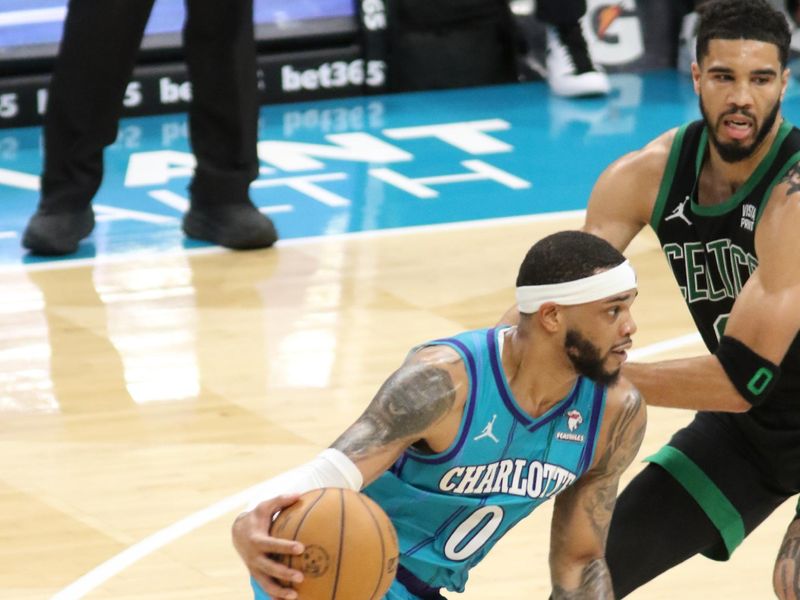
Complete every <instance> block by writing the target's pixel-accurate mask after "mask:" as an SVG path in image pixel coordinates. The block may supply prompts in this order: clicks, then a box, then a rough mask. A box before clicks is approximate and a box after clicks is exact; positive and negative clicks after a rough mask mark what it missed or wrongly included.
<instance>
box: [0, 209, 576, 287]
mask: <svg viewBox="0 0 800 600" xmlns="http://www.w3.org/2000/svg"><path fill="white" fill-rule="evenodd" d="M585 214H586V210H585V209H576V210H563V211H555V212H548V213H536V214H531V215H517V216H511V217H494V218H490V219H475V220H469V221H455V222H452V223H436V224H431V225H412V226H409V227H391V228H387V229H371V230H369V231H350V232H347V233H336V234H333V235H326V234H324V233H323V234H320V235H310V236H305V237H298V238H288V239H286V240H278V242H277V244H276V246H275V248H276V249H280V248H284V247H289V246H304V245H307V244H311V243H319V242H327V241H348V240H352V239H371V238H378V237H390V236H398V235H411V234H417V233H436V232H440V231H448V230H452V231H456V230H463V229H477V228H480V227H495V226H498V225H506V224H517V223H539V222H547V221H557V220H559V219H569V218H573V217H574V218H580V217H583V216H584V215H585ZM225 252H231V253H233V252H237V251H236V250H229V249H228V248H223V247H221V246H204V247H200V248H174V249H169V250H159V249H157V248H152V249H148V248H144V249H138V250H137V252H135V253H133V252H131V253H126V254H112V255H108V256H99V257H98V256H93V257H89V258H67V259H61V260H48V261H42V262H35V263H24V262H21V263H15V264H4V265H0V273H8V272H14V271H47V270H51V269H74V268H77V267H86V266H96V265H106V264H117V263H120V262H125V261H129V260H131V259H148V258H151V257H153V258H154V257H159V258H163V257H171V256H189V255H192V256H195V255H204V254H222V253H225Z"/></svg>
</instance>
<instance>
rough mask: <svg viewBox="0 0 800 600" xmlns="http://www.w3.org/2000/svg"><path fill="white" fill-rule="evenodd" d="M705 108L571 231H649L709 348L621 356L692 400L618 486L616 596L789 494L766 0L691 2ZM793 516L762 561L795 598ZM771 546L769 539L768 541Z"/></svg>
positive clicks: (722, 545)
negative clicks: (677, 426) (670, 432)
mask: <svg viewBox="0 0 800 600" xmlns="http://www.w3.org/2000/svg"><path fill="white" fill-rule="evenodd" d="M701 11H702V12H701V16H700V21H699V26H698V30H697V63H696V64H694V65H693V66H692V76H693V79H694V86H695V91H696V92H697V94H698V96H699V101H700V109H701V112H702V116H703V118H702V119H700V120H698V121H695V122H693V123H689V124H688V125H684V126H683V127H679V128H677V129H674V130H672V131H669V132H667V133H665V134H663V135H662V136H660V137H658V138H656V139H655V140H654V141H652V142H651V143H649V144H648V145H647V146H645V147H644V148H643V149H641V150H639V151H637V152H633V153H631V154H629V155H626V156H624V157H622V158H621V159H619V160H617V161H616V162H615V163H613V164H612V165H611V166H610V167H609V168H608V169H607V170H606V171H605V172H604V173H603V174H602V175H601V176H600V178H599V180H598V181H597V184H596V185H595V188H594V190H593V192H592V196H591V199H590V201H589V206H588V211H587V216H586V224H585V230H586V231H588V232H591V233H594V234H596V235H599V236H601V237H603V238H605V239H606V240H608V241H609V242H610V243H611V244H612V245H613V246H614V247H616V248H617V249H618V250H620V251H623V250H624V249H625V248H626V247H627V246H628V244H629V243H630V241H631V240H632V239H633V238H634V236H635V235H636V234H637V233H638V232H639V231H640V230H641V229H642V228H643V227H644V226H645V225H647V224H649V225H650V226H651V227H652V228H653V230H654V231H655V233H656V234H657V236H658V238H659V240H660V243H661V246H662V249H663V251H664V254H665V255H666V257H667V260H668V262H669V264H670V267H671V268H672V271H673V272H674V275H675V279H676V280H677V282H678V285H679V286H680V289H681V292H682V293H683V296H684V298H685V300H686V303H687V305H688V307H689V310H690V312H691V314H692V316H693V318H694V321H695V323H696V325H697V328H698V329H699V331H700V333H701V335H702V337H703V340H704V342H705V344H706V346H707V347H708V349H709V351H710V352H711V354H710V355H707V356H702V357H697V358H689V359H685V360H674V361H665V362H658V363H654V364H647V365H644V364H641V365H640V364H628V365H626V366H625V368H624V369H623V375H625V376H626V377H628V378H629V379H630V380H631V381H632V382H633V383H634V384H635V385H636V386H637V387H638V388H639V389H640V390H641V392H642V394H643V396H644V398H646V400H647V402H648V404H653V405H660V406H671V407H683V408H692V409H696V410H698V411H701V412H698V414H697V415H696V417H695V419H694V420H693V422H692V423H691V424H690V425H689V426H688V427H686V428H684V429H682V430H680V431H678V432H677V433H676V434H675V435H674V436H673V437H672V439H671V440H670V442H669V444H668V445H667V446H666V447H664V448H663V449H662V450H661V451H660V452H658V453H657V454H656V455H655V456H652V457H650V458H649V459H648V460H649V461H650V463H651V464H649V465H648V466H647V467H646V468H645V469H644V470H643V471H642V472H641V473H640V474H639V475H638V476H637V477H636V478H635V479H634V480H633V481H632V482H631V484H630V485H629V486H627V488H626V489H625V490H624V491H623V492H622V493H621V494H620V498H619V501H618V503H617V509H616V512H615V514H614V518H613V521H612V524H611V528H610V533H609V540H608V548H607V560H608V565H609V568H610V571H611V575H612V579H613V581H614V588H615V591H616V594H617V597H620V598H621V597H623V596H625V595H627V594H628V593H630V592H631V591H632V590H634V589H636V588H637V587H639V586H640V585H642V584H643V583H645V582H647V581H649V580H650V579H652V578H654V577H656V576H657V575H658V574H660V573H662V572H663V571H666V570H667V569H669V568H671V567H673V566H674V565H676V564H678V563H680V562H682V561H684V560H686V559H687V558H689V557H691V556H693V555H695V554H697V553H702V554H704V555H706V556H708V557H711V558H714V559H718V560H725V559H727V558H728V556H729V555H730V553H731V552H733V550H734V548H736V546H737V545H738V544H739V543H740V542H741V541H742V540H743V538H744V537H745V536H746V535H747V534H749V533H750V532H751V531H752V530H753V529H754V528H755V527H756V526H757V525H758V524H759V523H761V522H762V521H763V520H764V519H765V518H766V517H767V516H768V515H769V514H770V513H772V511H773V510H775V508H776V507H778V506H779V505H780V504H781V503H782V502H784V501H785V500H786V499H787V498H789V497H790V496H792V495H793V494H796V493H797V492H798V491H800V340H798V328H800V163H799V162H798V161H800V131H799V130H798V129H797V128H795V127H793V126H792V124H791V123H789V122H788V121H787V120H785V119H784V118H783V116H782V115H781V100H782V99H783V96H784V93H785V92H786V86H787V84H788V81H789V71H788V70H787V68H786V63H787V57H788V53H789V42H790V34H789V29H788V26H787V23H786V19H785V17H784V16H783V15H782V14H781V13H780V12H778V11H776V10H774V9H773V8H772V7H771V6H770V4H769V3H768V2H766V1H765V0H719V1H716V0H712V1H711V2H709V3H707V4H706V5H705V6H704V7H703V9H701ZM798 542H800V525H798V524H794V525H793V526H791V527H790V529H789V531H788V533H787V538H786V543H784V545H783V546H782V549H781V551H780V556H779V560H778V563H777V564H776V571H775V591H776V593H777V594H778V596H779V597H780V598H784V599H786V598H795V597H796V595H797V594H798V591H799V590H798V574H799V573H800V570H798V567H797V564H798V557H800V553H798V552H797V550H796V549H797V548H798V546H799V545H800V544H799V543H798ZM776 550H777V549H776Z"/></svg>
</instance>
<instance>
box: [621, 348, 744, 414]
mask: <svg viewBox="0 0 800 600" xmlns="http://www.w3.org/2000/svg"><path fill="white" fill-rule="evenodd" d="M622 373H623V375H624V376H625V377H627V378H628V379H630V380H631V382H632V383H633V384H634V385H635V386H636V387H637V388H638V389H639V391H640V392H641V394H642V396H644V400H645V402H647V404H649V405H651V406H666V407H670V408H689V409H693V410H716V411H724V412H744V411H747V410H748V409H749V408H751V405H750V404H748V403H747V401H745V399H744V398H742V396H740V395H739V393H738V392H737V391H736V388H734V387H733V384H732V383H731V381H730V379H729V378H728V376H727V374H726V373H725V371H724V370H723V368H722V365H720V363H719V360H717V358H716V357H715V356H697V357H693V358H684V359H678V360H666V361H660V362H656V363H627V364H625V365H624V366H623V368H622Z"/></svg>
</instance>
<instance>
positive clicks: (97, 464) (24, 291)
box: [0, 217, 793, 600]
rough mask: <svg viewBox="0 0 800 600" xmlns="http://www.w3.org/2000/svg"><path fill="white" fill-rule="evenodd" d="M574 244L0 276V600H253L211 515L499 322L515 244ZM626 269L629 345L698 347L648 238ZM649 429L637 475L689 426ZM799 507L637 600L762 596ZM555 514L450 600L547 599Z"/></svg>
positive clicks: (122, 265)
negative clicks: (447, 350)
mask: <svg viewBox="0 0 800 600" xmlns="http://www.w3.org/2000/svg"><path fill="white" fill-rule="evenodd" d="M578 225H579V220H578V219H577V217H576V218H567V219H560V220H559V219H555V220H553V219H551V220H545V221H533V220H528V221H505V222H504V221H499V222H491V223H483V224H480V225H478V226H473V227H469V228H452V229H429V230H417V231H414V232H412V233H409V232H405V233H394V234H392V233H389V234H384V235H381V236H374V237H373V236H364V237H357V238H350V239H333V238H331V239H320V240H319V241H312V242H305V243H295V244H293V243H285V244H282V245H280V246H279V247H278V248H276V249H273V250H269V251H259V252H252V253H229V252H225V253H222V252H212V253H205V254H191V255H186V254H178V255H157V256H142V257H140V258H136V259H121V260H119V261H116V262H105V263H103V262H101V263H97V264H95V265H93V266H92V265H89V266H76V267H72V268H69V267H59V268H50V269H42V270H35V269H31V270H22V269H20V270H4V271H2V273H0V285H2V289H3V292H4V293H3V294H2V297H1V298H0V327H2V331H3V332H4V335H3V336H2V339H1V340H0V411H2V413H1V414H0V423H1V424H0V456H2V459H0V598H2V599H7V600H29V599H42V598H50V597H54V594H57V593H58V592H59V591H63V592H62V593H60V594H59V595H57V596H55V597H56V598H59V599H60V600H64V599H66V598H79V597H83V594H84V593H85V594H86V597H87V598H96V599H111V598H114V599H118V600H129V599H130V600H132V599H139V598H155V599H164V600H178V599H189V598H191V599H192V600H206V599H208V600H211V599H214V600H222V599H237V598H245V599H246V598H250V597H251V595H250V593H249V590H248V583H247V578H246V575H245V571H244V568H243V567H242V566H241V564H240V563H239V561H238V559H237V557H236V555H235V552H234V550H233V549H232V547H231V544H230V536H229V526H230V522H231V521H232V519H233V517H234V516H235V514H236V513H237V512H238V506H237V502H236V501H233V502H231V503H228V504H225V503H224V502H223V501H224V500H225V499H227V498H230V497H231V496H234V495H235V494H237V493H239V492H240V491H242V490H244V489H245V488H247V487H248V486H250V485H252V484H254V483H257V482H258V481H260V480H262V479H265V478H267V477H269V476H271V475H274V474H276V473H278V472H279V471H281V470H283V469H285V468H287V467H290V466H292V465H294V464H296V463H298V462H300V461H303V460H306V459H308V458H310V457H311V456H313V455H314V454H316V453H317V452H318V451H319V450H320V449H321V448H323V447H325V446H326V445H327V444H329V443H330V442H331V441H332V440H333V439H334V438H335V437H336V435H337V434H338V433H339V432H340V431H341V430H342V429H343V428H344V427H345V426H346V425H348V424H349V423H350V422H351V421H352V420H353V419H355V418H356V417H357V415H358V414H359V413H360V411H361V410H362V409H363V407H364V406H365V405H366V403H367V402H368V401H369V399H370V398H371V396H372V394H373V392H374V391H375V390H376V389H377V386H378V385H379V384H380V383H381V382H382V381H383V379H384V378H385V377H386V376H387V375H388V374H389V373H390V372H391V371H392V370H393V369H394V368H395V367H396V366H397V365H399V364H400V362H401V361H402V360H403V357H404V355H405V353H406V351H407V349H408V348H410V347H411V346H412V345H414V344H416V343H418V342H421V341H424V340H427V339H431V338H434V337H437V336H441V335H447V334H451V333H455V332H457V331H460V330H463V329H466V328H473V327H480V326H486V325H490V324H493V323H494V322H495V321H496V320H497V318H498V317H499V315H500V314H501V313H502V312H503V311H504V310H505V309H506V308H507V307H508V306H509V305H510V304H511V303H512V298H513V292H512V285H513V281H514V277H515V272H516V269H517V266H518V264H519V262H520V260H521V258H522V256H523V255H524V252H525V251H526V250H527V248H528V247H529V245H530V244H531V243H532V242H533V241H535V240H536V239H538V238H539V237H541V236H542V235H545V234H546V233H549V232H551V231H555V230H558V229H563V228H570V227H571V228H574V227H577V226H578ZM629 256H630V257H631V259H632V261H633V263H634V264H635V266H636V267H637V269H638V272H639V277H640V286H641V287H640V297H639V300H638V301H637V303H636V305H635V306H634V309H635V313H634V314H635V316H636V317H637V320H638V323H639V333H638V334H637V336H636V338H635V344H636V347H638V348H643V347H646V346H648V345H650V344H653V343H655V342H659V341H662V340H668V339H673V338H676V337H679V336H683V335H685V334H689V333H691V332H693V331H694V328H693V326H692V323H691V321H690V319H689V317H688V314H687V312H686V310H685V309H684V307H683V304H682V301H681V299H680V296H679V294H678V291H677V289H676V286H675V285H674V283H673V282H672V279H671V276H670V275H669V274H668V273H667V272H666V265H665V262H664V260H663V259H662V257H661V255H660V252H659V250H658V247H657V245H656V243H655V242H654V240H653V238H652V237H650V236H642V237H640V238H639V239H638V240H637V241H636V242H635V243H634V245H633V246H632V247H631V250H630V252H629ZM700 351H702V349H701V348H700V347H699V345H694V346H692V345H690V346H687V347H684V348H680V349H679V351H677V352H673V353H671V354H662V355H660V356H654V357H651V358H664V357H667V356H674V355H678V354H683V355H687V354H691V353H697V352H700ZM649 417H650V419H649V429H648V433H647V437H646V439H645V443H644V447H643V449H642V451H641V456H645V455H647V453H650V452H652V451H654V450H656V449H657V448H658V447H659V446H660V445H661V444H662V443H663V442H664V441H666V440H667V439H668V437H669V435H670V434H671V432H672V431H673V430H675V429H676V428H678V427H679V426H681V425H682V424H684V423H686V422H687V421H688V420H689V418H690V413H688V412H682V411H676V410H663V409H661V410H659V409H651V410H650V412H649ZM640 468H641V464H640V463H637V464H635V465H634V467H632V468H631V469H630V471H629V472H628V473H627V475H626V478H625V479H626V481H627V480H628V479H629V478H630V476H631V475H633V474H634V473H635V472H636V471H637V470H638V469H640ZM792 505H793V503H792V502H790V503H787V504H786V505H784V506H783V507H781V509H780V510H779V511H778V512H777V513H776V514H775V515H774V516H773V517H772V518H771V519H770V520H769V521H768V522H767V523H766V524H765V525H764V526H762V528H761V529H760V530H758V531H757V532H756V533H755V534H754V535H753V536H752V537H751V538H750V539H749V540H748V541H747V542H746V543H745V545H744V546H743V547H742V548H741V549H740V550H739V552H738V553H737V554H736V555H735V557H734V559H733V560H732V561H731V562H730V563H727V564H717V563H712V562H710V561H707V560H705V559H694V560H692V561H689V562H688V563H687V564H685V565H683V566H681V567H679V568H677V569H675V570H674V571H672V572H670V573H668V574H667V575H665V576H663V577H662V578H661V579H659V580H657V581H656V582H654V583H652V584H650V585H649V586H648V587H647V588H645V589H644V590H642V591H641V592H639V593H637V594H634V595H633V596H631V597H632V598H634V599H635V600H667V599H669V600H673V599H676V598H680V599H681V600H699V599H708V598H725V599H726V600H738V599H742V600H744V599H747V600H751V599H754V598H769V597H771V595H772V594H771V584H770V581H771V570H772V560H773V557H774V555H775V553H776V552H777V549H778V545H779V542H780V539H781V537H782V534H783V528H784V526H785V524H786V523H788V521H789V518H790V515H791V514H792V511H793V506H792ZM199 511H206V512H199ZM190 515H193V517H192V520H190V521H183V522H182V523H180V526H181V527H182V529H180V528H176V525H175V524H176V523H179V522H181V520H182V519H184V518H185V517H188V516H190ZM549 516H550V507H549V506H546V507H543V508H542V509H540V510H539V511H537V512H535V513H534V514H533V515H532V517H531V518H530V519H528V520H527V521H524V522H523V523H522V524H521V525H520V526H519V527H518V528H517V529H516V530H514V531H513V532H512V533H511V534H510V535H509V536H508V537H507V538H505V539H504V540H503V541H501V543H500V544H499V545H498V546H497V547H496V549H495V550H494V552H493V553H492V554H490V555H489V557H488V558H487V559H486V560H485V561H484V562H483V563H482V564H481V565H479V567H478V568H476V569H475V571H474V574H473V576H472V578H471V580H470V584H469V587H468V591H467V593H466V594H464V595H463V596H461V597H463V598H464V600H477V599H479V598H491V599H493V600H514V599H517V598H520V597H529V598H545V597H547V594H548V592H549V576H548V570H547V559H546V557H547V547H548V541H547V540H548V521H549ZM165 530H166V531H165ZM158 532H162V535H163V536H164V537H163V538H158V537H156V538H154V537H152V536H154V534H156V533H158ZM126 549H127V552H128V554H122V556H121V557H118V558H117V562H111V563H110V564H106V565H105V567H104V570H99V571H98V570H94V569H95V568H96V567H98V566H99V565H101V564H103V563H105V561H108V560H109V559H112V558H113V557H115V556H117V555H119V554H120V553H122V552H124V551H126ZM86 573H90V576H89V578H88V579H82V580H80V582H79V583H82V584H85V586H84V587H69V588H68V587H67V586H70V585H73V584H74V582H76V580H79V578H81V577H82V576H84V575H85V574H86ZM65 588H66V591H64V590H65ZM451 596H452V595H451Z"/></svg>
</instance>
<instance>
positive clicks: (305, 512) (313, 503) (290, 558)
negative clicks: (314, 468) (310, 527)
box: [289, 488, 326, 569]
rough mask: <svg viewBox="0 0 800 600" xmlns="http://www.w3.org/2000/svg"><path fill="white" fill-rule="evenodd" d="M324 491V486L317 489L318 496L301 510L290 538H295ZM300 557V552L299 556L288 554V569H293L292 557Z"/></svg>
mask: <svg viewBox="0 0 800 600" xmlns="http://www.w3.org/2000/svg"><path fill="white" fill-rule="evenodd" d="M325 491H326V490H325V488H323V489H321V490H319V496H317V497H316V498H314V501H313V502H312V503H311V505H310V506H309V507H308V508H307V509H306V510H305V511H304V512H303V516H302V517H300V521H299V522H298V523H297V527H296V528H295V530H294V534H292V539H293V540H296V539H297V535H298V534H299V533H300V528H301V527H302V526H303V523H304V522H305V520H306V517H307V516H308V515H309V514H311V511H312V510H313V508H314V507H315V506H316V504H317V502H319V501H320V500H322V497H323V496H324V495H325ZM300 557H302V554H301V555H300V556H295V555H293V554H290V555H289V568H290V569H293V568H294V559H295V558H300Z"/></svg>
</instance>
